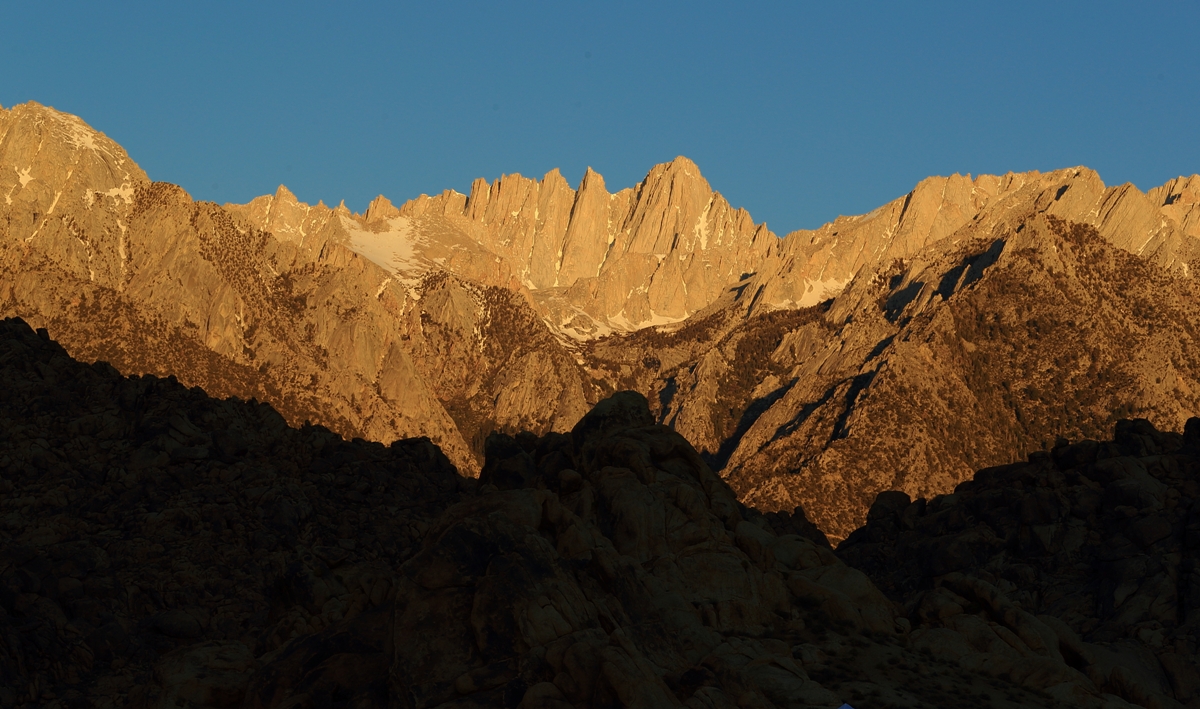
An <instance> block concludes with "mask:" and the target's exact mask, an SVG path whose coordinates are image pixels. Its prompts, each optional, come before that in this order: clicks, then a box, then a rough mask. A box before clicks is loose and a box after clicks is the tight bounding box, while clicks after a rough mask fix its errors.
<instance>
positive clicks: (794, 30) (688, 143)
mask: <svg viewBox="0 0 1200 709" xmlns="http://www.w3.org/2000/svg"><path fill="white" fill-rule="evenodd" d="M2 14H3V16H2V19H0V66H3V71H2V73H0V104H2V105H4V106H5V107H6V108H7V107H11V106H12V105H13V104H14V103H20V102H24V101H28V100H36V101H39V102H41V103H44V104H48V105H52V106H54V107H55V108H58V109H60V110H63V111H67V112H70V113H75V114H77V115H79V116H81V117H83V118H84V120H86V121H87V122H89V123H90V124H91V125H92V126H94V127H95V128H97V129H99V130H101V131H104V132H105V133H107V134H108V135H109V136H111V137H112V138H114V139H115V140H117V142H119V143H121V144H122V145H124V146H125V148H126V149H127V150H128V151H129V153H130V154H131V156H132V157H133V159H134V160H135V161H137V162H138V163H139V164H140V165H141V166H142V167H143V168H144V169H145V170H146V172H148V173H149V175H150V177H151V178H152V179H155V180H165V181H169V182H174V183H177V184H179V185H181V186H183V187H184V188H185V189H187V190H188V191H189V192H190V193H191V194H192V196H193V197H195V198H197V199H210V200H215V201H217V202H227V201H231V202H245V201H247V200H249V199H251V198H253V197H254V196H256V195H259V194H264V193H268V192H273V191H274V190H275V187H276V186H277V185H278V184H279V183H284V184H286V185H288V186H289V187H290V188H291V189H292V190H293V191H294V192H295V193H296V194H297V195H298V196H299V197H300V198H301V199H302V200H304V201H308V202H314V203H315V202H316V201H317V200H318V199H323V200H324V201H325V202H326V203H333V204H336V203H337V202H338V201H339V200H342V199H344V200H345V201H346V204H347V206H349V207H350V208H351V209H353V210H355V211H362V210H363V209H364V208H365V207H366V205H367V202H368V201H369V200H370V199H371V198H372V197H374V196H375V195H376V194H380V193H383V194H385V195H387V196H388V197H389V198H390V199H392V201H394V202H396V203H397V204H399V203H400V202H402V201H404V200H405V199H409V198H411V197H415V196H416V195H418V194H420V193H422V192H424V193H429V194H434V193H437V192H440V191H441V190H443V189H446V188H453V189H457V190H459V191H460V192H466V191H467V190H468V189H469V187H470V184H471V181H472V179H474V178H475V177H486V178H488V179H489V180H491V179H494V178H496V177H497V176H499V175H501V174H506V173H513V172H519V173H521V174H524V175H531V176H541V175H542V174H544V173H545V172H547V171H548V170H550V169H551V168H554V167H558V168H560V169H561V170H562V172H563V174H564V175H565V176H566V178H567V179H568V181H570V182H571V184H572V185H577V184H578V182H579V178H580V177H581V176H582V174H583V171H584V169H585V168H586V167H587V166H588V165H590V166H592V167H593V168H594V169H595V170H597V171H598V172H600V173H601V174H602V175H604V177H605V181H606V183H607V184H608V186H609V189H610V190H614V191H615V189H617V188H621V187H627V186H630V185H633V184H635V183H636V182H637V181H639V180H640V179H641V178H642V177H643V176H644V175H645V173H646V172H647V171H648V170H649V169H650V167H651V166H652V165H654V164H655V163H659V162H663V161H667V160H670V159H671V158H673V157H675V156H676V155H686V156H688V157H690V158H692V159H693V160H695V161H696V162H697V163H698V164H699V165H700V168H701V170H702V171H703V173H704V175H705V177H707V178H708V180H709V182H710V183H711V184H712V185H713V187H714V188H715V189H717V190H719V191H720V192H722V193H723V194H724V195H725V196H726V197H727V198H728V199H729V201H730V202H732V203H733V204H734V205H735V206H742V207H745V208H746V209H748V210H749V211H750V213H751V214H752V215H753V217H754V218H755V220H756V221H764V220H765V221H767V222H768V224H769V226H770V227H771V228H772V229H773V230H775V231H776V232H777V233H780V234H783V233H786V232H788V231H791V230H792V229H797V228H814V227H816V226H819V225H820V224H822V223H823V222H826V221H829V220H831V219H833V218H834V217H836V216H837V215H839V214H859V213H863V212H867V211H869V210H871V209H873V208H874V207H876V206H878V205H880V204H882V203H884V202H886V201H888V200H890V199H894V198H895V197H898V196H900V195H902V194H904V193H905V192H907V191H908V190H910V189H911V188H912V186H913V185H914V184H916V183H917V182H918V181H919V180H921V179H922V178H924V177H926V176H929V175H938V174H940V175H946V174H950V173H953V172H961V173H967V172H970V173H973V174H979V173H1002V172H1006V171H1010V170H1012V171H1022V170H1031V169H1038V170H1051V169H1055V168H1060V167H1068V166H1074V165H1087V166H1089V167H1092V168H1094V169H1096V170H1098V171H1099V172H1100V175H1101V177H1102V178H1103V179H1104V180H1105V182H1106V183H1108V184H1118V183H1122V182H1126V181H1128V182H1133V183H1134V184H1136V185H1137V186H1138V187H1140V188H1142V189H1147V188H1149V187H1153V186H1155V185H1158V184H1161V183H1163V182H1165V181H1166V180H1168V179H1170V178H1171V177H1174V176H1176V175H1180V174H1192V173H1196V172H1200V2H1198V1H1197V0H1189V1H1187V2H1148V3H1132V2H1125V3H1116V2H1056V3H1043V2H990V3H965V2H953V3H951V2H947V3H916V2H905V3H897V2H880V3H872V2H858V3H841V2H837V3H834V2H824V3H799V2H788V3H770V2H759V3H713V2H687V3H682V2H680V3H662V2H660V3H647V2H639V3H582V2H574V1H560V2H556V3H515V2H489V3H475V2H472V3H463V2H437V3H430V2H426V3H420V4H416V3H384V2H378V3H361V2H359V3H355V2H343V3H336V4H335V3H329V4H315V3H303V2H293V3H286V4H284V3H278V4H275V3H265V2H252V3H246V2H241V3H226V2H204V3H199V2H191V3H182V2H156V3H146V4H134V3H122V2H115V3H95V2H86V3H84V2H81V3H55V2H44V3H43V2H37V3H33V2H27V3H9V4H7V6H6V7H5V8H4V10H3V13H2Z"/></svg>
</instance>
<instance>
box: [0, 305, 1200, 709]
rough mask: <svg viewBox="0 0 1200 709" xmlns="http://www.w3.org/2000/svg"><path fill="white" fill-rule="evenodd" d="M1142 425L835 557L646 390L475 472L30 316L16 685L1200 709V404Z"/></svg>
mask: <svg viewBox="0 0 1200 709" xmlns="http://www.w3.org/2000/svg"><path fill="white" fill-rule="evenodd" d="M1115 430H1116V436H1115V438H1114V439H1113V440H1111V441H1081V442H1076V443H1069V442H1066V441H1060V442H1058V444H1057V445H1055V446H1054V447H1053V449H1052V451H1051V452H1049V453H1041V452H1039V453H1035V454H1034V455H1032V456H1031V457H1030V460H1029V462H1028V463H1019V464H1014V465H1009V466H1006V467H1002V468H993V469H988V470H984V471H980V473H978V474H977V475H976V476H975V477H974V479H973V480H972V481H970V482H966V483H963V484H961V485H960V486H959V488H958V489H957V490H956V491H955V493H954V494H953V495H943V496H939V497H935V498H933V499H931V500H929V501H925V500H917V501H916V502H913V501H911V500H910V499H909V498H908V497H907V496H906V495H905V494H904V493H900V492H890V493H885V494H883V495H880V496H879V497H878V498H877V499H876V500H875V502H874V503H873V504H872V505H871V508H870V514H869V521H868V524H867V525H866V526H865V527H863V528H862V529H860V530H857V531H855V532H853V533H852V534H850V535H849V538H848V540H847V541H846V542H845V543H843V544H842V545H841V546H840V547H839V548H838V550H837V551H836V553H835V552H834V551H833V550H832V549H831V548H830V546H829V544H828V542H827V541H826V539H825V537H824V535H823V534H822V533H821V532H820V531H818V530H817V529H816V528H815V527H814V526H813V525H811V524H810V523H809V522H808V521H807V520H806V519H805V518H804V517H803V515H802V514H781V513H762V512H758V511H756V510H754V509H751V508H748V507H746V506H744V505H743V504H741V503H739V502H738V500H737V498H736V496H735V494H734V492H733V490H732V489H731V488H730V487H729V486H728V485H727V484H726V483H725V482H724V481H723V480H722V479H721V478H720V477H719V476H718V475H716V474H715V473H714V472H713V471H712V469H711V468H710V467H709V466H708V465H707V464H706V463H705V462H704V460H703V458H702V457H701V455H700V454H699V453H698V452H697V451H696V450H695V449H694V448H693V447H692V446H691V445H690V444H689V443H688V441H687V440H686V439H684V438H683V437H682V436H681V435H680V434H679V433H677V432H675V431H673V430H672V429H671V428H669V427H667V426H665V425H662V424H659V423H656V421H655V417H654V415H653V414H652V412H651V409H650V406H649V404H648V402H647V401H646V399H645V398H644V397H643V396H642V395H640V394H638V393H636V392H620V393H617V394H615V395H613V396H610V397H608V398H606V399H604V400H602V401H601V402H600V403H598V404H597V405H596V406H595V407H593V408H592V409H591V410H590V411H589V412H588V413H587V414H586V415H585V416H583V417H582V418H581V419H580V420H579V421H578V422H577V423H575V425H574V426H573V427H572V428H571V429H570V431H569V432H565V433H554V432H551V433H547V434H544V435H540V436H539V435H536V434H533V433H520V434H517V435H507V434H501V433H494V434H492V435H490V436H489V437H488V439H487V440H486V442H485V445H484V448H485V452H486V456H485V462H484V464H483V466H482V470H481V472H480V475H479V477H478V478H477V479H476V478H467V477H462V476H460V475H459V474H458V473H457V471H456V470H455V469H454V468H453V467H452V465H450V463H449V461H448V460H447V459H446V458H445V457H444V456H443V455H442V454H441V452H440V451H439V450H438V449H437V448H436V447H435V446H434V445H433V444H432V443H431V442H430V441H429V440H428V439H409V440H400V441H396V442H394V443H392V444H391V445H387V446H385V445H382V444H379V443H373V442H368V441H364V440H361V439H356V440H352V441H346V440H343V439H341V438H340V437H338V436H336V435H335V434H333V433H332V432H330V431H329V430H327V429H325V428H323V427H320V426H311V425H310V426H304V427H302V428H291V427H288V426H287V425H286V423H285V422H284V420H283V418H282V417H281V416H280V415H279V414H278V413H276V412H275V411H274V410H273V409H272V408H271V407H270V406H268V405H266V404H262V403H258V402H255V401H241V400H237V399H225V400H217V399H213V398H210V397H208V396H207V395H206V394H205V393H204V392H203V391H202V390H199V389H197V388H187V387H185V386H183V385H181V384H180V383H178V382H177V381H175V380H173V379H170V378H168V379H159V378H156V377H152V376H141V377H125V376H122V375H120V374H119V373H118V372H116V371H115V370H114V369H113V368H112V367H111V366H109V365H107V364H105V363H103V362H97V363H95V364H90V365H89V364H84V363H81V362H78V361H76V360H74V359H72V358H71V357H70V356H68V355H67V353H66V352H65V350H64V349H63V348H62V347H61V346H59V345H58V344H57V343H55V342H54V341H52V340H51V339H50V337H49V334H48V333H47V332H46V331H44V330H42V331H39V332H36V333H35V332H34V331H33V330H32V329H31V328H30V327H29V326H28V325H26V324H25V323H24V322H22V321H19V320H15V319H10V320H6V321H3V322H0V431H3V438H0V494H2V495H3V497H2V498H0V499H2V503H0V706H4V707H16V706H22V707H24V706H58V707H68V706H69V707H74V706H105V707H109V706H112V707H118V706H132V707H237V706H245V707H285V706H287V707H307V706H311V707H322V706H354V707H374V706H379V707H447V708H449V707H484V706H487V707H492V706H507V707H524V708H527V709H531V708H533V707H619V706H622V707H660V706H687V707H697V708H699V707H762V708H764V709H766V708H769V707H797V708H799V707H828V708H829V709H833V708H835V707H839V706H841V705H842V704H843V702H846V703H849V704H850V705H851V706H854V707H856V709H865V708H867V707H945V706H961V705H964V704H970V705H973V706H981V707H1058V706H1074V707H1128V706H1144V707H1179V706H1200V693H1198V692H1197V686H1196V676H1197V675H1196V672H1195V667H1196V664H1197V661H1198V660H1200V658H1198V657H1197V654H1196V653H1197V650H1198V647H1197V629H1198V627H1200V626H1198V625H1197V623H1200V606H1198V605H1197V600H1198V597H1197V595H1196V593H1195V591H1196V588H1197V587H1200V584H1198V582H1197V580H1196V578H1197V577H1196V574H1197V572H1198V571H1197V567H1196V559H1197V551H1198V550H1200V542H1198V539H1200V537H1198V536H1197V535H1198V534H1200V528H1197V520H1198V519H1200V518H1198V517H1197V508H1196V505H1197V495H1198V494H1200V419H1192V420H1190V421H1189V422H1188V423H1187V425H1186V427H1185V430H1184V433H1183V434H1179V433H1161V432H1159V431H1157V430H1155V429H1154V428H1153V427H1152V426H1151V425H1150V424H1149V423H1148V422H1147V421H1144V420H1134V421H1121V422H1119V423H1118V424H1117V426H1116V429H1115Z"/></svg>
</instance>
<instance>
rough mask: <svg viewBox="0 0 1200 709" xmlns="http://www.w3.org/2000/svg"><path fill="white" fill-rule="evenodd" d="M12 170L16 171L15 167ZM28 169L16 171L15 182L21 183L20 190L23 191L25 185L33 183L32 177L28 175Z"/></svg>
mask: <svg viewBox="0 0 1200 709" xmlns="http://www.w3.org/2000/svg"><path fill="white" fill-rule="evenodd" d="M13 169H14V170H17V168H15V167H14V168H13ZM30 169H31V168H28V167H27V168H25V169H24V170H17V181H18V182H20V183H21V189H25V185H27V184H29V183H30V182H32V181H33V176H32V175H30V174H29V170H30Z"/></svg>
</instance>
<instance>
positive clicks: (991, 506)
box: [837, 418, 1200, 706]
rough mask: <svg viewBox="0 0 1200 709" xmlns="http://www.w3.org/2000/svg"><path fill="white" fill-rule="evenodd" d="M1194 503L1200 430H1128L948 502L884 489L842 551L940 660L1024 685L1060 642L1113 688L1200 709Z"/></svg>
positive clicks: (1062, 444) (977, 481)
mask: <svg viewBox="0 0 1200 709" xmlns="http://www.w3.org/2000/svg"><path fill="white" fill-rule="evenodd" d="M1198 498H1200V419H1196V418H1193V419H1190V420H1189V421H1188V422H1187V427H1186V428H1185V431H1184V433H1183V434H1182V435H1180V434H1178V433H1165V432H1161V431H1157V430H1155V429H1154V427H1153V426H1151V425H1150V423H1149V422H1148V421H1146V420H1144V419H1135V420H1123V421H1120V422H1118V423H1117V425H1116V430H1115V433H1114V437H1113V440H1112V441H1108V442H1098V441H1093V440H1084V441H1080V442H1077V443H1068V442H1067V441H1065V440H1060V441H1059V442H1058V445H1056V446H1055V447H1054V448H1053V450H1052V451H1051V452H1049V453H1043V452H1038V453H1034V454H1033V455H1031V456H1030V457H1029V461H1028V462H1025V463H1015V464H1012V465H1006V466H1001V467H997V468H989V469H986V470H981V471H979V472H978V473H977V474H976V475H975V478H974V479H973V480H970V481H968V482H964V483H962V484H960V485H959V486H958V487H957V488H956V489H955V491H954V494H952V495H941V496H938V497H935V498H933V499H932V500H929V501H928V502H927V501H926V500H924V499H918V500H916V501H910V500H909V499H908V496H907V495H905V494H904V493H898V492H888V493H883V494H881V495H879V496H878V497H877V498H876V500H875V503H874V505H872V507H871V511H870V514H869V515H868V521H867V525H866V526H865V527H863V528H861V529H859V530H857V531H856V532H854V533H853V534H851V535H850V537H849V538H848V539H847V540H846V541H845V542H843V543H842V544H841V545H840V546H839V547H838V550H837V554H838V556H839V557H841V558H842V559H843V560H844V561H846V562H847V563H848V564H850V565H851V566H854V567H856V568H859V569H861V570H863V571H865V572H866V573H867V574H868V575H869V576H870V577H871V578H872V580H874V581H875V583H876V585H878V586H879V588H880V589H881V590H883V591H884V592H885V593H886V594H887V595H888V596H889V597H891V598H892V600H894V601H896V602H897V603H898V604H900V605H901V606H902V607H903V608H904V611H905V615H906V616H907V617H908V618H909V620H910V622H911V623H912V625H913V628H914V631H913V633H912V640H913V643H914V645H916V646H925V647H928V648H929V649H930V650H931V651H932V652H933V653H934V655H935V656H942V657H945V658H947V659H950V660H953V661H954V662H957V663H958V664H960V665H961V666H963V667H967V668H985V667H986V668H989V671H992V672H996V673H999V674H1004V675H1007V676H1009V677H1010V678H1013V677H1014V675H1017V674H1020V673H1022V672H1027V671H1031V670H1030V668H1027V667H1023V666H1021V660H1020V659H1019V658H1020V657H1021V655H1022V652H1021V651H1022V650H1023V649H1024V648H1028V649H1029V650H1032V651H1035V653H1036V651H1037V650H1039V649H1040V648H1041V647H1042V646H1043V643H1042V640H1041V638H1043V637H1047V636H1049V635H1054V636H1057V637H1058V638H1060V642H1059V644H1058V646H1057V647H1051V646H1046V650H1047V652H1048V653H1049V655H1050V656H1054V657H1058V656H1059V655H1061V656H1062V660H1063V661H1064V662H1066V663H1067V664H1068V665H1069V666H1070V667H1072V668H1073V669H1074V670H1076V671H1077V673H1078V674H1080V675H1084V676H1086V677H1087V678H1088V679H1089V680H1091V682H1092V683H1093V684H1094V685H1095V686H1096V687H1098V688H1100V689H1101V690H1103V691H1105V692H1110V693H1113V694H1117V695H1120V696H1121V697H1123V698H1124V699H1126V700H1127V701H1130V702H1134V703H1137V704H1142V705H1145V706H1177V705H1176V704H1174V703H1173V701H1172V699H1173V700H1176V701H1178V702H1183V703H1187V705H1188V706H1200V654H1198V650H1200V646H1198V644H1197V641H1198V640H1200V503H1198V502H1197V500H1198ZM997 623H1001V624H1004V625H1005V626H1007V627H1008V628H1010V629H1011V630H1012V631H1013V633H1015V634H1016V635H1017V636H1018V637H1017V638H1015V639H1014V638H1011V637H1009V635H1008V634H1006V633H1002V632H996V630H997V628H996V627H995V626H996V624H997ZM947 629H953V630H955V631H957V632H959V633H961V634H962V635H963V636H964V637H965V638H966V640H967V643H966V644H965V645H963V644H960V643H958V642H957V641H953V640H949V639H948V636H947V635H946V630H947ZM1051 645H1052V644H1051ZM1014 648H1015V649H1014ZM1025 654H1026V655H1028V653H1025ZM1042 654H1045V653H1042Z"/></svg>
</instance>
